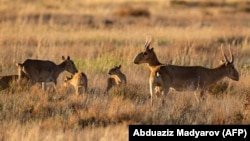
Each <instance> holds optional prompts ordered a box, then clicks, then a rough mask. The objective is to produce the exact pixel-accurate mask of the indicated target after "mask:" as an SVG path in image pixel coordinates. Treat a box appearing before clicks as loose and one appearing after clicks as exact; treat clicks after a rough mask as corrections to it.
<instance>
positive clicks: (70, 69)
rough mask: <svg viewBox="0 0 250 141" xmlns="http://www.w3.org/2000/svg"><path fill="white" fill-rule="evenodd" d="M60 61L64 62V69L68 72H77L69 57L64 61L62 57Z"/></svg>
mask: <svg viewBox="0 0 250 141" xmlns="http://www.w3.org/2000/svg"><path fill="white" fill-rule="evenodd" d="M62 60H63V61H64V62H65V64H66V65H65V68H66V70H67V71H68V72H70V73H72V74H75V73H77V72H78V70H77V68H76V66H75V64H74V62H73V61H72V60H70V57H69V56H68V57H67V59H65V57H64V56H62Z"/></svg>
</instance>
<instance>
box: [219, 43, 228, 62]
mask: <svg viewBox="0 0 250 141" xmlns="http://www.w3.org/2000/svg"><path fill="white" fill-rule="evenodd" d="M220 47H221V53H222V55H223V57H224V59H225V61H226V62H229V61H228V59H227V56H226V55H225V53H224V51H223V49H222V45H221V46H220Z"/></svg>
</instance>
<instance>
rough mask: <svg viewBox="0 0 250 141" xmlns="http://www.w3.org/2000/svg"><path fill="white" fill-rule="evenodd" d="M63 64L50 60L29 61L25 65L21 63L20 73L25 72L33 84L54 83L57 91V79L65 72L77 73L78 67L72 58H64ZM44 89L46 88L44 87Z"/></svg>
mask: <svg viewBox="0 0 250 141" xmlns="http://www.w3.org/2000/svg"><path fill="white" fill-rule="evenodd" d="M62 60H63V62H62V63H60V64H58V65H57V64H55V63H54V62H52V61H48V60H33V59H27V60H26V61H24V63H22V64H21V63H19V64H18V65H19V66H21V67H22V69H20V70H19V71H23V72H24V73H25V74H26V75H27V76H28V77H29V79H30V80H31V81H33V83H36V82H42V85H43V86H44V82H53V83H54V87H55V89H56V84H57V78H58V76H59V74H60V73H62V72H63V71H68V72H70V73H72V74H75V73H76V72H78V71H77V69H76V66H75V64H74V62H73V61H72V60H70V57H69V56H68V57H67V59H65V58H64V56H62ZM43 89H44V87H43Z"/></svg>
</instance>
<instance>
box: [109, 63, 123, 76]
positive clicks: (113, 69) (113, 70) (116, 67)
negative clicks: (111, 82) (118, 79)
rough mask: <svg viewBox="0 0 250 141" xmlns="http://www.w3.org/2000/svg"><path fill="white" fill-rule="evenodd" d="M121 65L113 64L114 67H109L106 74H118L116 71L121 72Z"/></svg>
mask: <svg viewBox="0 0 250 141" xmlns="http://www.w3.org/2000/svg"><path fill="white" fill-rule="evenodd" d="M121 67H122V66H121V65H119V66H115V67H114V68H112V69H110V70H109V71H108V74H109V75H115V74H118V73H120V72H121V70H120V69H121Z"/></svg>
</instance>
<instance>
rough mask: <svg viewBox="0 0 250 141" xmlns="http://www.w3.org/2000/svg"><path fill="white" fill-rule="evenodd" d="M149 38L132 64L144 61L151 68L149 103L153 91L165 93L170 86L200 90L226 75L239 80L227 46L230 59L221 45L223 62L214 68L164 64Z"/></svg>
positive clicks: (179, 88) (177, 89)
mask: <svg viewBox="0 0 250 141" xmlns="http://www.w3.org/2000/svg"><path fill="white" fill-rule="evenodd" d="M150 43H151V39H149V40H146V43H145V50H144V51H143V52H141V53H139V54H138V55H137V56H136V57H135V59H134V64H143V63H146V64H147V65H148V67H149V69H150V70H151V73H150V78H149V88H150V94H151V104H152V103H153V93H154V92H153V91H154V90H155V91H156V94H158V93H159V92H160V91H163V93H164V94H165V95H166V94H167V93H168V91H169V89H170V88H173V89H175V90H176V91H183V90H187V89H190V90H200V91H201V93H200V94H201V95H203V93H204V91H205V90H206V89H207V88H208V87H209V86H210V85H211V84H214V83H216V82H217V81H219V80H221V79H223V78H224V77H228V78H230V79H232V80H235V81H238V80H239V73H238V71H237V70H236V69H235V67H234V55H233V54H232V52H231V48H229V52H230V55H231V60H228V58H227V57H226V55H225V54H224V52H223V49H222V47H221V51H222V55H223V57H224V62H223V63H222V64H221V65H220V66H218V67H216V68H205V67H202V66H176V65H164V64H162V63H160V62H159V60H158V58H157V56H156V54H155V52H154V50H153V48H150Z"/></svg>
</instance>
